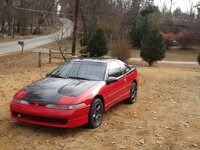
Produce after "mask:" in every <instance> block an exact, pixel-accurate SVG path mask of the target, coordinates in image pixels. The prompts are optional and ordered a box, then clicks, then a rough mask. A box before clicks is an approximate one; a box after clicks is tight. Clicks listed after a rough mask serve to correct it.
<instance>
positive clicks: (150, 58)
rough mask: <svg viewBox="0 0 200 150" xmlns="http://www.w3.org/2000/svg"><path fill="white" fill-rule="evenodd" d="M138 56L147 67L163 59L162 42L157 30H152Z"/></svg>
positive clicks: (163, 49)
mask: <svg viewBox="0 0 200 150" xmlns="http://www.w3.org/2000/svg"><path fill="white" fill-rule="evenodd" d="M140 56H141V57H142V59H143V60H144V61H146V62H147V63H148V64H149V66H151V65H152V64H153V63H154V62H156V61H158V60H162V59H163V58H164V57H165V48H164V40H163V38H162V36H161V34H160V33H159V31H158V29H153V30H151V31H150V34H149V35H148V36H147V38H146V39H145V41H144V44H143V46H142V49H141V53H140Z"/></svg>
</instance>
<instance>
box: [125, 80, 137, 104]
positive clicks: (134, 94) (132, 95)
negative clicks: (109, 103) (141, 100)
mask: <svg viewBox="0 0 200 150" xmlns="http://www.w3.org/2000/svg"><path fill="white" fill-rule="evenodd" d="M136 100H137V84H136V83H135V82H133V83H132V85H131V89H130V98H129V99H128V100H127V102H128V104H134V103H135V102H136Z"/></svg>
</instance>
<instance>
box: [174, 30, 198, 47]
mask: <svg viewBox="0 0 200 150" xmlns="http://www.w3.org/2000/svg"><path fill="white" fill-rule="evenodd" d="M176 41H177V42H178V43H179V45H180V47H181V48H183V49H189V48H191V46H192V44H194V42H195V36H194V34H193V33H192V32H187V31H184V32H179V33H178V34H177V36H176Z"/></svg>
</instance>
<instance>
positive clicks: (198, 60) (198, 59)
mask: <svg viewBox="0 0 200 150" xmlns="http://www.w3.org/2000/svg"><path fill="white" fill-rule="evenodd" d="M197 62H198V63H199V65H200V54H199V56H198V57H197Z"/></svg>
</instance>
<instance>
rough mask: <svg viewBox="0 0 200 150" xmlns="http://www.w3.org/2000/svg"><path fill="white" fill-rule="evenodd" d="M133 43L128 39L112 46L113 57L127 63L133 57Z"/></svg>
mask: <svg viewBox="0 0 200 150" xmlns="http://www.w3.org/2000/svg"><path fill="white" fill-rule="evenodd" d="M131 49H132V45H131V43H130V42H129V41H128V40H126V39H118V40H117V41H116V42H115V43H114V44H113V46H112V48H111V50H112V52H111V56H112V57H115V58H117V59H119V60H122V61H127V60H128V59H129V58H130V57H131Z"/></svg>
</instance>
